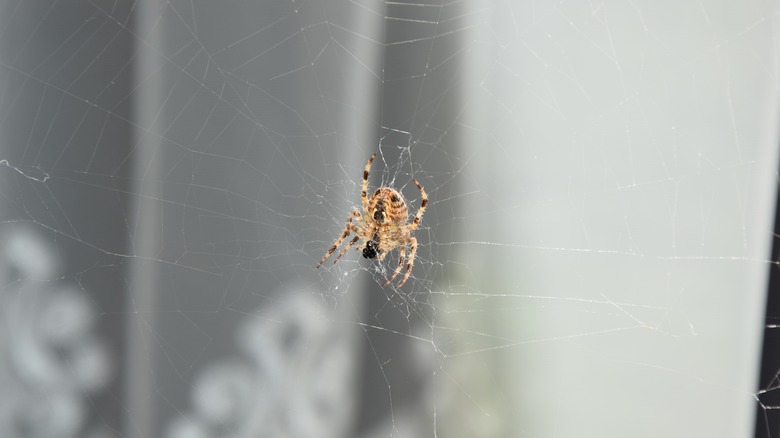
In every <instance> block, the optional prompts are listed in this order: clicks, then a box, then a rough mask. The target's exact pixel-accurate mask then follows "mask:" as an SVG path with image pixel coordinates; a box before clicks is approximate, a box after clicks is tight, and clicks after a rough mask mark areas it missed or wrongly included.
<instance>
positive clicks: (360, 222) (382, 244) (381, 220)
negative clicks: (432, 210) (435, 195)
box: [317, 153, 428, 287]
mask: <svg viewBox="0 0 780 438" xmlns="http://www.w3.org/2000/svg"><path fill="white" fill-rule="evenodd" d="M375 157H376V153H374V154H373V155H371V158H369V159H368V163H367V164H366V169H365V170H364V171H363V191H362V192H360V198H361V200H362V201H363V214H362V215H361V214H360V212H359V211H358V209H357V208H356V209H354V210H352V214H351V215H350V216H349V218H348V219H347V225H346V226H345V227H344V231H342V232H341V236H340V237H339V238H338V239H336V242H334V243H333V246H331V247H330V249H328V252H326V253H325V256H324V257H322V260H320V262H319V263H317V267H318V268H319V267H320V266H321V265H322V263H323V262H324V261H325V260H326V259H327V258H328V257H330V256H331V254H333V252H334V251H336V248H338V247H339V246H340V245H341V244H342V243H343V242H344V239H346V238H347V236H349V233H350V231H351V232H353V233H355V234H356V236H355V237H354V238H353V239H352V240H350V241H349V243H348V244H347V246H345V247H344V249H342V250H341V252H340V253H339V255H338V256H337V257H336V260H334V261H333V264H334V265H335V264H336V262H337V261H339V259H340V258H341V256H343V255H344V254H346V253H347V251H348V250H349V249H350V248H351V247H352V246H353V245H354V244H355V242H357V241H358V240H362V241H363V242H365V245H362V244H361V245H362V248H363V257H365V258H367V259H374V258H376V259H377V260H378V261H380V262H381V261H382V259H384V258H385V256H386V255H387V253H388V252H390V251H392V250H393V249H395V248H396V247H401V250H400V254H399V256H398V267H397V268H395V272H393V275H391V276H390V278H388V279H387V281H386V282H385V284H383V285H382V286H387V285H388V284H389V283H390V282H391V281H393V279H394V278H395V277H396V276H397V275H398V274H399V273H400V272H401V267H402V266H403V264H404V258H405V256H406V247H407V245H408V246H411V250H410V251H409V260H408V261H407V262H406V273H405V274H404V278H403V279H402V280H401V282H400V283H398V286H397V287H401V286H403V284H404V283H406V280H407V279H408V278H409V275H411V273H412V266H413V265H414V256H415V254H417V239H416V238H414V237H412V231H414V229H415V228H417V226H418V225H419V224H420V218H421V217H422V215H423V213H424V212H425V206H426V205H427V204H428V196H427V195H426V194H425V190H423V188H422V186H421V185H420V183H418V182H417V180H416V179H412V181H413V182H414V184H415V185H416V186H417V188H418V189H420V194H421V196H422V202H421V203H420V209H419V210H417V215H416V216H415V217H414V220H413V221H412V222H411V223H407V220H409V213H408V211H407V209H406V201H404V198H403V196H401V194H400V193H399V192H398V190H395V189H393V188H390V187H380V188H379V189H378V190H377V191H376V192H374V194H373V195H371V199H369V198H368V197H367V193H368V191H367V190H368V171H369V169H370V168H371V163H372V162H373V161H374V158H375ZM353 219H354V220H355V221H354V222H353ZM355 249H358V250H359V249H360V247H357V248H355ZM377 256H379V257H378V258H377Z"/></svg>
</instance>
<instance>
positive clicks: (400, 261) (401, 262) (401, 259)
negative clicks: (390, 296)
mask: <svg viewBox="0 0 780 438" xmlns="http://www.w3.org/2000/svg"><path fill="white" fill-rule="evenodd" d="M405 256H406V245H402V246H401V250H400V251H399V252H398V266H397V267H396V268H395V271H394V272H393V275H391V276H390V278H388V279H387V281H386V282H385V284H383V285H382V287H385V286H387V285H388V284H390V282H391V281H393V279H394V278H395V277H396V276H397V275H398V273H400V272H401V266H403V265H404V257H405ZM401 284H403V282H402V283H401ZM401 284H399V286H400V285H401Z"/></svg>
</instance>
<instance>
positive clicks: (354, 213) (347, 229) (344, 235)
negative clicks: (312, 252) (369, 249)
mask: <svg viewBox="0 0 780 438" xmlns="http://www.w3.org/2000/svg"><path fill="white" fill-rule="evenodd" d="M355 217H357V218H358V220H359V219H360V213H359V212H358V211H357V209H355V210H352V214H351V215H350V216H349V218H348V219H347V224H346V226H344V231H342V232H341V236H339V238H338V239H336V241H335V242H334V243H333V245H332V246H331V247H330V248H329V249H328V252H326V253H325V255H324V256H323V257H322V259H321V260H320V262H319V263H317V267H318V268H319V267H320V266H322V264H323V263H324V262H325V260H327V259H328V257H330V256H331V255H332V254H333V252H334V251H336V248H338V247H339V246H340V245H341V244H342V243H343V242H344V239H346V238H347V236H349V232H350V231H352V232H353V233H355V234H358V228H357V226H356V225H355V224H354V223H352V219H353V218H355ZM357 239H358V238H357V236H356V237H355V238H354V239H352V241H351V242H350V243H349V245H347V248H349V247H350V246H352V245H353V244H354V243H355V241H356V240H357ZM342 255H343V253H341V254H339V256H338V257H336V260H335V261H334V262H333V263H334V264H335V263H336V262H337V261H339V259H340V258H341V256H342Z"/></svg>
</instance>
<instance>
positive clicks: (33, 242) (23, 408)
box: [0, 226, 112, 438]
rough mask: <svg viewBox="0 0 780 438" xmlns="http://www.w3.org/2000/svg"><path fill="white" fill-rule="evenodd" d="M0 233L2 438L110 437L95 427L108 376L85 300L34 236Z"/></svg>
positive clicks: (108, 367) (104, 351)
mask: <svg viewBox="0 0 780 438" xmlns="http://www.w3.org/2000/svg"><path fill="white" fill-rule="evenodd" d="M4 231H5V232H4V234H2V235H0V239H2V240H0V242H2V244H1V246H0V251H2V253H1V254H0V281H2V283H0V284H2V285H3V286H2V291H1V292H0V359H2V360H0V388H2V391H0V436H3V437H9V438H27V437H29V438H49V437H52V438H54V437H57V438H69V437H77V436H78V437H108V436H111V434H110V433H109V432H108V431H106V430H105V429H104V428H103V427H102V426H96V425H94V424H91V423H92V422H91V421H90V420H91V417H90V415H91V412H92V410H91V409H90V402H91V401H90V399H89V398H90V396H91V395H93V394H95V393H97V392H99V391H100V390H101V388H102V387H103V386H104V385H106V384H107V382H108V381H109V379H110V377H111V369H112V367H111V364H110V360H109V356H108V352H107V349H106V347H105V344H104V343H103V342H102V340H101V339H100V338H99V336H98V335H97V334H96V333H95V312H94V309H93V308H92V306H91V305H90V304H91V303H90V302H89V300H88V299H87V297H86V294H85V292H84V291H83V290H81V289H80V288H79V287H78V286H77V285H76V284H75V283H74V282H72V281H68V280H64V279H62V278H61V275H59V273H58V256H57V254H56V253H55V251H54V250H53V249H52V247H51V245H50V244H49V243H48V242H46V241H45V240H44V239H43V238H42V237H41V236H40V235H38V234H37V233H35V232H34V231H33V230H31V229H28V228H23V227H19V226H14V227H12V228H10V229H6V230H4Z"/></svg>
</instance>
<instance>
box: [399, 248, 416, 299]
mask: <svg viewBox="0 0 780 438" xmlns="http://www.w3.org/2000/svg"><path fill="white" fill-rule="evenodd" d="M409 245H410V246H411V247H412V250H411V251H410V252H409V261H407V262H406V274H404V278H403V279H402V280H401V282H400V283H398V286H396V287H401V286H403V285H404V283H406V280H407V279H408V278H409V276H410V275H412V266H414V256H415V255H416V254H417V239H416V238H414V237H412V238H411V239H409ZM399 267H400V266H399Z"/></svg>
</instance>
